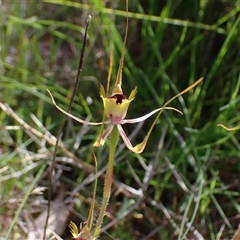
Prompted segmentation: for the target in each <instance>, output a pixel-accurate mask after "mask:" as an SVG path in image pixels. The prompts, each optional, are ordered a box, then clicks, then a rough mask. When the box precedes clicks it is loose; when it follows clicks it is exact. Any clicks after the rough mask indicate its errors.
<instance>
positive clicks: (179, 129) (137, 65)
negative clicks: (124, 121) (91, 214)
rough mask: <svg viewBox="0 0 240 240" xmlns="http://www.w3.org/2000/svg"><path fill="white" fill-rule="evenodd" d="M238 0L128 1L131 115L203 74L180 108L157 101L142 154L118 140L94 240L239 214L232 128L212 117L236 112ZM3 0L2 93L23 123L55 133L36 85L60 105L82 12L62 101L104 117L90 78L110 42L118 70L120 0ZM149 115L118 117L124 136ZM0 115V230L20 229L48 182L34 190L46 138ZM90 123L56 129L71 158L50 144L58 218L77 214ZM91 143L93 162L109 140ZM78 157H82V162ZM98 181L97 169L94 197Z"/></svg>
mask: <svg viewBox="0 0 240 240" xmlns="http://www.w3.org/2000/svg"><path fill="white" fill-rule="evenodd" d="M55 2H56V1H55ZM239 6H240V5H239V1H223V0H222V1H215V2H214V1H182V2H180V1H177V2H173V1H166V2H165V3H159V2H157V1H148V4H147V3H146V1H137V0H136V1H129V11H130V13H129V22H130V25H129V33H128V40H127V51H126V56H125V65H124V70H123V90H124V92H125V94H126V95H127V96H128V95H129V93H130V91H131V90H132V89H133V88H134V87H135V86H138V93H137V96H136V99H135V100H134V101H133V102H132V104H131V106H130V109H129V111H128V117H127V118H133V117H138V116H141V115H143V114H144V113H147V112H149V111H150V110H153V109H155V108H158V107H160V106H162V105H163V104H164V103H165V102H166V101H167V100H168V99H170V98H171V97H172V96H174V95H175V94H176V93H178V92H179V91H181V90H183V89H184V88H186V87H187V86H188V85H190V84H192V83H193V82H194V81H195V80H197V79H199V78H200V77H204V81H203V83H202V84H201V85H199V86H197V87H196V88H195V89H194V90H191V91H190V92H189V93H187V94H185V95H184V96H182V97H180V98H178V99H177V100H175V101H174V102H173V103H171V106H173V107H177V108H178V109H180V110H181V111H183V112H184V115H183V116H181V115H180V114H178V113H176V112H171V111H165V112H163V114H162V116H161V118H160V120H159V123H158V124H157V125H156V126H155V128H154V131H153V133H152V135H151V137H150V140H149V142H148V144H147V148H146V150H145V151H144V152H143V153H142V154H141V155H135V154H132V153H131V152H129V151H128V150H127V149H126V148H125V147H124V144H123V143H122V140H119V146H118V149H119V150H118V151H117V154H116V161H115V162H116V164H115V167H114V179H115V184H114V187H113V191H112V198H111V200H110V204H109V207H108V211H109V213H110V214H111V216H110V217H109V218H106V220H105V222H104V227H105V230H106V232H105V233H103V235H102V238H103V239H138V240H140V239H142V240H143V239H191V237H193V234H194V230H197V231H198V232H199V234H201V235H202V236H203V239H211V240H213V239H230V238H231V236H233V234H234V232H235V230H236V229H237V227H238V222H239V216H238V215H239V207H240V204H239V199H240V193H239V171H240V162H239V159H240V140H239V139H240V138H239V137H240V135H239V134H240V133H239V132H227V131H225V130H224V129H222V128H219V127H217V124H219V123H222V124H224V125H227V126H236V125H238V124H239V121H240V115H239V102H240V98H239V86H240V74H239V73H240V49H239V47H238V46H239V44H240V29H239V24H240V17H239V12H240V7H239ZM1 11H2V13H3V14H2V16H1V17H2V18H1V20H2V21H1V30H2V31H1V32H4V34H3V36H1V39H0V41H1V61H0V65H1V68H0V69H1V70H0V71H1V77H0V83H1V84H0V99H1V102H2V103H4V104H8V105H9V106H10V107H11V108H12V109H13V111H14V112H15V114H16V115H17V116H18V117H19V118H21V119H23V120H24V121H25V122H26V123H28V124H29V125H30V126H31V127H32V128H34V129H36V130H38V131H40V132H42V133H44V132H46V131H49V132H50V133H51V134H52V136H56V135H57V129H58V126H59V124H60V121H61V118H62V114H61V113H60V112H59V111H58V110H57V109H55V107H54V106H53V104H52V103H51V100H50V98H49V96H48V94H47V92H46V89H49V90H50V91H51V92H52V93H53V95H54V97H55V100H56V101H57V103H58V104H59V105H60V106H61V107H62V108H64V109H67V106H68V104H69V99H70V96H71V92H72V90H73V86H74V80H75V76H76V70H77V66H78V61H79V55H80V48H81V43H82V40H83V34H84V26H85V19H86V17H87V15H88V14H89V13H90V14H91V15H92V17H93V19H92V22H91V24H90V29H89V39H88V45H87V49H86V55H85V59H84V66H83V72H82V78H81V82H80V87H79V93H78V95H77V96H76V99H75V104H74V106H73V109H72V113H73V114H74V115H75V116H77V117H80V118H82V119H83V118H86V117H87V116H89V118H91V120H92V121H95V120H96V121H101V118H102V102H101V99H100V97H99V93H98V91H99V83H102V84H104V85H105V84H106V79H107V72H108V68H109V56H110V51H111V49H112V48H113V49H114V69H113V76H112V81H113V82H114V81H115V77H116V73H117V68H118V63H119V59H120V54H121V50H122V46H123V36H124V33H125V26H126V11H125V2H124V1H120V2H119V3H118V2H116V1H113V2H112V3H111V4H110V3H108V4H107V5H106V6H104V7H103V6H102V4H100V1H91V3H90V5H88V4H86V5H84V4H77V3H75V2H68V1H58V4H56V3H53V1H49V0H48V1H43V2H39V3H36V2H35V1H30V2H29V1H21V3H20V1H13V3H11V4H10V3H7V2H4V3H3V7H2V9H1ZM32 115H35V116H36V118H37V119H38V121H39V122H37V121H36V119H34V118H33V117H32ZM153 119H154V118H152V119H150V120H147V121H146V122H145V123H144V125H136V126H133V125H125V126H124V129H125V130H126V132H127V133H128V134H129V135H130V134H131V133H132V132H134V131H135V132H134V136H133V138H132V142H133V144H134V145H135V144H137V143H139V142H141V141H142V139H143V138H144V136H145V134H146V133H147V131H148V129H149V127H150V125H151V123H152V121H153ZM0 122H1V125H0V136H1V137H0V151H1V153H0V181H1V183H2V185H1V187H0V196H1V197H0V198H1V205H0V212H1V214H0V215H1V216H0V237H6V236H8V238H9V239H11V238H14V239H18V238H19V239H20V238H22V239H24V238H26V236H27V233H28V231H29V228H30V227H29V224H27V222H28V221H27V219H28V218H29V219H32V221H34V220H33V219H35V218H36V216H37V215H38V214H40V213H41V211H43V209H44V206H45V205H46V201H45V200H46V194H45V193H44V194H40V195H35V194H30V192H31V191H32V189H33V188H36V187H37V186H44V187H47V179H48V176H47V169H48V166H49V164H50V162H51V156H52V153H53V146H52V145H51V144H50V143H49V142H46V141H45V140H44V139H42V138H41V137H39V136H36V135H35V134H33V133H31V132H30V131H29V130H27V129H26V128H25V127H24V126H22V125H21V124H19V122H17V121H16V119H14V118H13V117H12V116H9V115H8V114H7V113H6V112H5V111H2V110H1V111H0ZM44 127H45V128H46V130H44ZM98 131H99V128H97V127H87V126H82V125H81V124H79V123H76V122H75V121H73V120H71V119H69V120H68V123H67V124H66V126H65V128H64V133H63V137H62V141H63V143H64V145H65V148H66V149H67V150H68V151H69V152H70V153H72V154H74V155H75V157H76V158H75V159H74V160H73V159H72V158H70V157H69V156H70V155H69V154H68V155H66V152H63V151H62V150H59V151H58V155H57V156H58V158H57V166H56V169H55V172H54V174H55V175H54V177H53V179H54V183H53V185H54V187H55V189H56V188H57V186H64V189H65V190H64V191H65V192H66V196H65V198H64V199H65V202H66V204H67V205H68V207H69V211H70V217H69V218H68V221H67V224H68V223H69V221H70V220H72V221H75V222H76V223H78V224H79V223H80V222H83V221H85V219H86V218H87V214H88V208H90V205H89V198H90V197H91V196H92V190H93V181H94V177H93V176H92V172H91V171H93V168H91V165H92V166H94V161H93V159H92V153H91V151H90V148H91V146H92V144H93V142H94V140H95V139H96V137H97V133H98ZM50 133H49V134H50ZM94 151H95V153H96V156H97V159H98V167H99V171H100V173H101V174H103V173H104V167H105V166H106V164H107V162H106V161H107V157H108V150H107V146H104V147H101V148H99V149H94ZM78 160H79V161H78ZM80 160H82V161H83V162H85V163H86V166H85V165H84V166H83V167H81V162H80ZM44 166H45V167H44ZM43 168H45V171H44V172H43V173H42V171H43ZM101 171H102V172H101ZM117 183H118V185H117ZM119 186H121V187H122V188H120V187H119ZM121 189H124V190H121ZM102 191H103V180H102V178H99V181H98V189H97V206H96V207H97V209H98V207H99V205H100V203H101V199H102ZM141 191H143V193H141ZM55 195H56V193H55ZM55 195H54V196H53V197H55ZM36 209H37V210H38V211H36V212H34V210H36ZM127 213H128V214H127ZM114 221H116V222H114ZM67 224H65V225H64V226H62V228H63V229H65V231H64V232H63V234H62V237H63V238H64V239H67V237H69V233H70V231H69V228H68V226H67ZM10 226H11V227H10ZM7 234H9V235H7ZM199 239H200V238H199Z"/></svg>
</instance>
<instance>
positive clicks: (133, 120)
mask: <svg viewBox="0 0 240 240" xmlns="http://www.w3.org/2000/svg"><path fill="white" fill-rule="evenodd" d="M164 109H168V110H175V111H177V112H179V113H181V114H182V112H181V111H179V110H178V109H176V108H172V107H162V108H158V109H155V110H153V111H152V112H150V113H148V114H146V115H144V116H142V117H139V118H133V119H123V120H122V121H121V122H120V124H125V123H138V122H142V121H144V120H146V119H148V118H149V117H151V116H152V115H153V114H154V113H156V112H159V111H161V110H164Z"/></svg>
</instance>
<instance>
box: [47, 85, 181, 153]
mask: <svg viewBox="0 0 240 240" xmlns="http://www.w3.org/2000/svg"><path fill="white" fill-rule="evenodd" d="M48 92H49V91H48ZM136 93H137V87H135V88H134V89H133V90H132V92H131V93H130V95H129V97H128V98H127V97H126V96H125V95H124V94H123V91H122V88H121V84H116V86H115V87H114V89H113V91H112V94H111V96H110V97H107V96H106V92H105V89H104V87H103V86H102V85H100V96H101V98H102V101H103V105H104V114H105V116H106V117H107V118H108V120H107V121H104V120H103V121H102V122H88V121H84V120H82V119H79V118H77V117H75V116H74V115H72V114H70V113H67V112H66V111H64V110H63V109H62V108H60V107H59V106H58V105H57V104H56V103H55V100H54V98H53V96H52V94H51V93H50V92H49V94H50V96H51V98H52V102H53V104H54V105H55V106H56V107H57V108H58V109H59V110H60V111H61V112H62V113H64V114H66V115H67V116H69V117H71V118H73V119H74V120H76V121H78V122H80V123H82V124H87V125H102V129H101V131H100V134H99V137H98V139H97V140H96V141H95V143H94V144H93V146H95V147H99V146H102V145H104V143H105V141H106V139H107V137H108V136H109V135H110V133H111V132H112V130H113V128H114V126H116V127H117V129H118V132H119V134H120V136H121V137H122V139H123V141H124V142H125V144H126V146H127V148H128V149H129V150H131V151H133V152H135V153H141V152H142V151H143V150H144V148H145V145H146V143H142V144H139V145H137V146H136V147H133V146H132V144H131V142H130V140H129V138H128V137H127V135H126V134H125V132H124V130H123V128H122V125H123V124H126V123H138V122H142V121H144V120H146V119H147V118H149V117H151V116H152V115H153V114H155V113H156V112H161V111H162V110H164V109H170V110H175V111H177V112H179V113H182V112H181V111H179V110H178V109H176V108H172V107H166V106H164V107H162V108H157V109H155V110H153V111H151V112H150V113H148V114H146V115H144V116H142V117H139V118H133V119H125V117H126V115H127V111H128V107H129V105H130V103H131V102H132V100H133V99H134V98H135V95H136ZM104 124H108V127H107V128H106V130H103V129H104ZM154 125H155V123H154ZM149 135H150V134H149ZM147 136H148V135H147ZM147 136H146V137H147ZM144 142H145V141H144ZM143 145H144V146H143Z"/></svg>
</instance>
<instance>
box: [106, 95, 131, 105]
mask: <svg viewBox="0 0 240 240" xmlns="http://www.w3.org/2000/svg"><path fill="white" fill-rule="evenodd" d="M110 98H115V99H117V101H116V103H117V104H121V103H122V100H123V99H127V98H126V97H125V95H123V94H115V95H113V96H111V97H110Z"/></svg>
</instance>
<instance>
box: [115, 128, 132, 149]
mask: <svg viewBox="0 0 240 240" xmlns="http://www.w3.org/2000/svg"><path fill="white" fill-rule="evenodd" d="M117 128H118V132H119V134H120V135H121V137H122V139H123V141H124V142H125V144H126V146H127V148H128V149H130V150H132V148H133V146H132V144H131V142H130V141H129V139H128V137H127V135H126V133H125V132H124V130H123V128H122V126H121V125H120V124H118V125H117Z"/></svg>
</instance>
